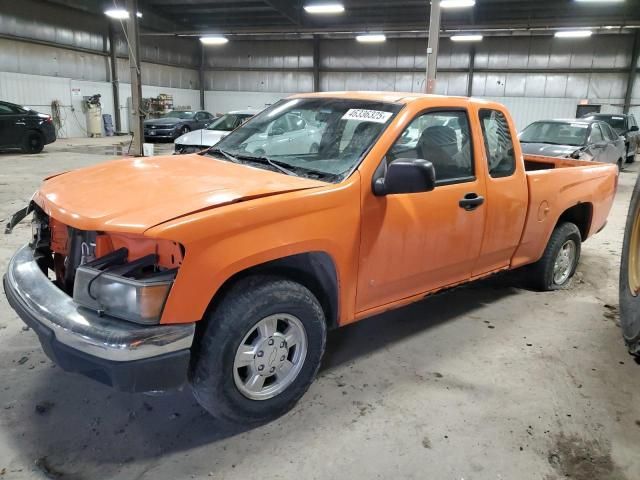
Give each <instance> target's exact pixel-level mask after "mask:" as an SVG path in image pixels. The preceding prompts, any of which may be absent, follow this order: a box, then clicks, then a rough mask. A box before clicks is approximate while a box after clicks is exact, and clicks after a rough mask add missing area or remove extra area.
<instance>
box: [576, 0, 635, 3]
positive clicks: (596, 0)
mask: <svg viewBox="0 0 640 480" xmlns="http://www.w3.org/2000/svg"><path fill="white" fill-rule="evenodd" d="M576 2H578V3H622V2H624V0H576Z"/></svg>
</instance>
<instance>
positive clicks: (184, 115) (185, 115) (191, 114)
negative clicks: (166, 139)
mask: <svg viewBox="0 0 640 480" xmlns="http://www.w3.org/2000/svg"><path fill="white" fill-rule="evenodd" d="M194 115H195V112H181V111H178V110H174V111H173V112H168V113H165V114H164V115H162V116H161V117H160V118H181V119H186V120H188V119H190V118H193V117H194Z"/></svg>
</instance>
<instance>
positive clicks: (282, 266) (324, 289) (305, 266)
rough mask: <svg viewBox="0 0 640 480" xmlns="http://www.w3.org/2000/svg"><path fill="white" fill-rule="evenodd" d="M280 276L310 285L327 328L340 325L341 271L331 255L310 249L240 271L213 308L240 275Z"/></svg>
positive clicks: (224, 286) (226, 283)
mask: <svg viewBox="0 0 640 480" xmlns="http://www.w3.org/2000/svg"><path fill="white" fill-rule="evenodd" d="M265 274H266V275H277V276H280V277H286V278H288V279H289V280H293V281H295V282H298V283H300V284H301V285H304V286H305V287H307V288H308V289H309V290H310V291H311V292H312V293H313V294H314V295H315V296H316V298H317V299H318V301H319V302H320V305H321V306H322V310H323V311H324V314H325V318H326V321H327V328H329V329H333V328H337V327H338V306H339V305H338V274H337V271H336V267H335V264H334V262H333V260H332V259H331V257H330V256H329V255H328V254H327V253H324V252H308V253H301V254H298V255H292V256H290V257H284V258H279V259H277V260H272V261H270V262H266V263H263V264H260V265H256V266H253V267H251V268H248V269H247V270H243V271H242V272H238V273H236V274H235V275H233V276H232V277H231V278H229V279H228V280H227V281H225V282H224V284H223V285H222V287H221V288H220V290H218V292H217V293H216V295H215V297H214V298H213V301H212V302H211V305H210V308H211V307H212V306H214V305H215V304H216V303H217V302H218V301H219V300H220V299H221V298H222V297H224V294H225V292H227V291H228V290H229V288H230V287H231V286H232V285H233V284H234V283H236V282H237V281H238V280H240V279H241V278H245V277H248V276H251V275H265Z"/></svg>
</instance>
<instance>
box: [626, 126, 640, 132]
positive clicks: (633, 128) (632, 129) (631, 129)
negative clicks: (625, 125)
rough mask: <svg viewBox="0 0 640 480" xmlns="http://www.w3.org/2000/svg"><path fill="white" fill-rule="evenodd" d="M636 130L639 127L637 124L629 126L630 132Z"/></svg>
mask: <svg viewBox="0 0 640 480" xmlns="http://www.w3.org/2000/svg"><path fill="white" fill-rule="evenodd" d="M638 130H640V128H638V126H637V125H634V126H633V127H631V128H630V129H629V131H630V132H637V131H638Z"/></svg>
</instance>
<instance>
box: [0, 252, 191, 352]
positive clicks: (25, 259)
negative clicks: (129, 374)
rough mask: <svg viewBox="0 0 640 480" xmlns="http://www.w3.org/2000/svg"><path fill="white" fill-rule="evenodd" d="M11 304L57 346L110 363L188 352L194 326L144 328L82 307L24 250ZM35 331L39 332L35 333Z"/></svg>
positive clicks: (9, 287) (13, 274)
mask: <svg viewBox="0 0 640 480" xmlns="http://www.w3.org/2000/svg"><path fill="white" fill-rule="evenodd" d="M4 288H5V293H6V295H7V298H8V299H9V303H10V304H11V306H12V307H13V308H14V309H15V310H16V312H17V313H18V314H19V315H20V317H21V318H22V319H23V320H24V321H25V323H27V324H28V325H31V326H34V322H35V324H36V325H35V326H38V325H40V326H41V327H44V328H45V329H47V330H50V331H51V332H52V333H53V335H54V336H55V341H57V342H58V343H60V344H62V345H64V346H66V347H69V348H70V349H72V350H74V351H77V352H82V353H83V354H86V355H88V356H90V357H93V358H97V359H102V360H105V361H108V362H131V361H138V360H145V359H153V358H154V357H160V356H165V357H166V356H167V354H173V353H176V352H184V351H188V349H190V348H191V344H192V343H193V338H194V334H195V324H194V323H188V324H181V325H158V326H140V325H136V324H134V323H130V322H126V321H123V320H118V319H116V318H113V317H108V316H100V315H98V313H96V312H94V311H92V310H89V309H86V308H83V307H80V306H78V305H77V304H76V303H75V302H74V301H73V299H72V298H71V297H69V296H68V295H67V294H66V293H64V292H63V291H62V290H60V289H59V288H58V287H56V286H55V285H54V284H53V283H52V282H51V280H49V279H48V278H47V277H46V276H45V275H44V273H42V271H41V270H40V267H39V266H38V264H37V263H36V261H35V259H34V256H33V250H32V249H31V248H30V247H29V246H28V245H25V246H24V247H22V248H21V249H20V250H18V251H17V252H16V254H15V255H14V256H13V258H12V259H11V261H10V262H9V268H8V271H7V274H6V275H5V278H4ZM34 329H36V328H34Z"/></svg>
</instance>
